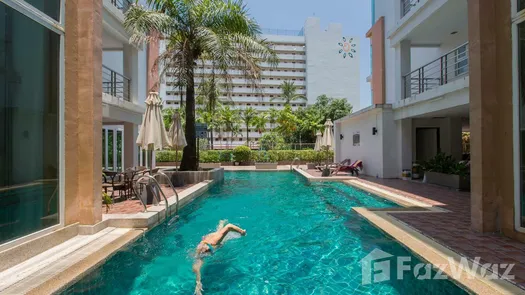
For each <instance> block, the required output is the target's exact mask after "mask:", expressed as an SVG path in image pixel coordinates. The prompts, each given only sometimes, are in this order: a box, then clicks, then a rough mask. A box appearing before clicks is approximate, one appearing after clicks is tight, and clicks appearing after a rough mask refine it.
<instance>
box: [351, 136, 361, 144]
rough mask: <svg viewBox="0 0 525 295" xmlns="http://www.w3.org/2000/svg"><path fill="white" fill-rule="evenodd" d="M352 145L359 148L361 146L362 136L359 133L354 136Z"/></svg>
mask: <svg viewBox="0 0 525 295" xmlns="http://www.w3.org/2000/svg"><path fill="white" fill-rule="evenodd" d="M352 143H353V145H354V146H359V145H360V144H361V136H360V135H359V133H355V134H354V136H352Z"/></svg>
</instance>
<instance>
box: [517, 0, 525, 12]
mask: <svg viewBox="0 0 525 295" xmlns="http://www.w3.org/2000/svg"><path fill="white" fill-rule="evenodd" d="M523 9H525V0H519V2H518V11H521V10H523Z"/></svg>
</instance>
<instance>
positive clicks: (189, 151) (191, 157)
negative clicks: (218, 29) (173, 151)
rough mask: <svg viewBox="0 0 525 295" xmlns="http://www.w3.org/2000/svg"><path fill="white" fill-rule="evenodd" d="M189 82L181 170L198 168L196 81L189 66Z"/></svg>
mask: <svg viewBox="0 0 525 295" xmlns="http://www.w3.org/2000/svg"><path fill="white" fill-rule="evenodd" d="M187 71H188V78H189V79H188V84H187V85H186V126H185V132H186V142H187V144H188V145H187V146H186V147H184V152H183V154H182V161H181V164H180V170H181V171H196V170H197V167H198V166H197V164H198V159H197V139H196V138H195V137H196V135H197V134H196V131H195V81H194V80H193V79H194V77H193V67H192V66H190V67H188V70H187Z"/></svg>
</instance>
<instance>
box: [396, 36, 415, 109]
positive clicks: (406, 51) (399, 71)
mask: <svg viewBox="0 0 525 295" xmlns="http://www.w3.org/2000/svg"><path fill="white" fill-rule="evenodd" d="M410 46H411V45H410V40H403V41H401V42H399V45H398V46H397V47H396V49H395V50H396V76H395V83H396V100H398V101H399V100H402V99H404V98H405V97H406V93H405V80H404V79H403V76H404V75H406V74H408V73H410V71H411V70H412V68H411V66H412V65H411V54H410Z"/></svg>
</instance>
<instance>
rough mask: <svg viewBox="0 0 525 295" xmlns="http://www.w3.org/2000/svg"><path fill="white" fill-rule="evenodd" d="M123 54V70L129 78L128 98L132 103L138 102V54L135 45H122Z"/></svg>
mask: <svg viewBox="0 0 525 295" xmlns="http://www.w3.org/2000/svg"><path fill="white" fill-rule="evenodd" d="M122 55H123V70H124V73H123V74H124V76H126V77H128V78H129V79H131V85H130V87H129V88H130V98H131V101H132V102H134V103H137V102H138V96H139V83H138V81H139V55H138V51H137V49H136V48H135V47H133V46H131V45H124V49H123V51H122Z"/></svg>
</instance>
